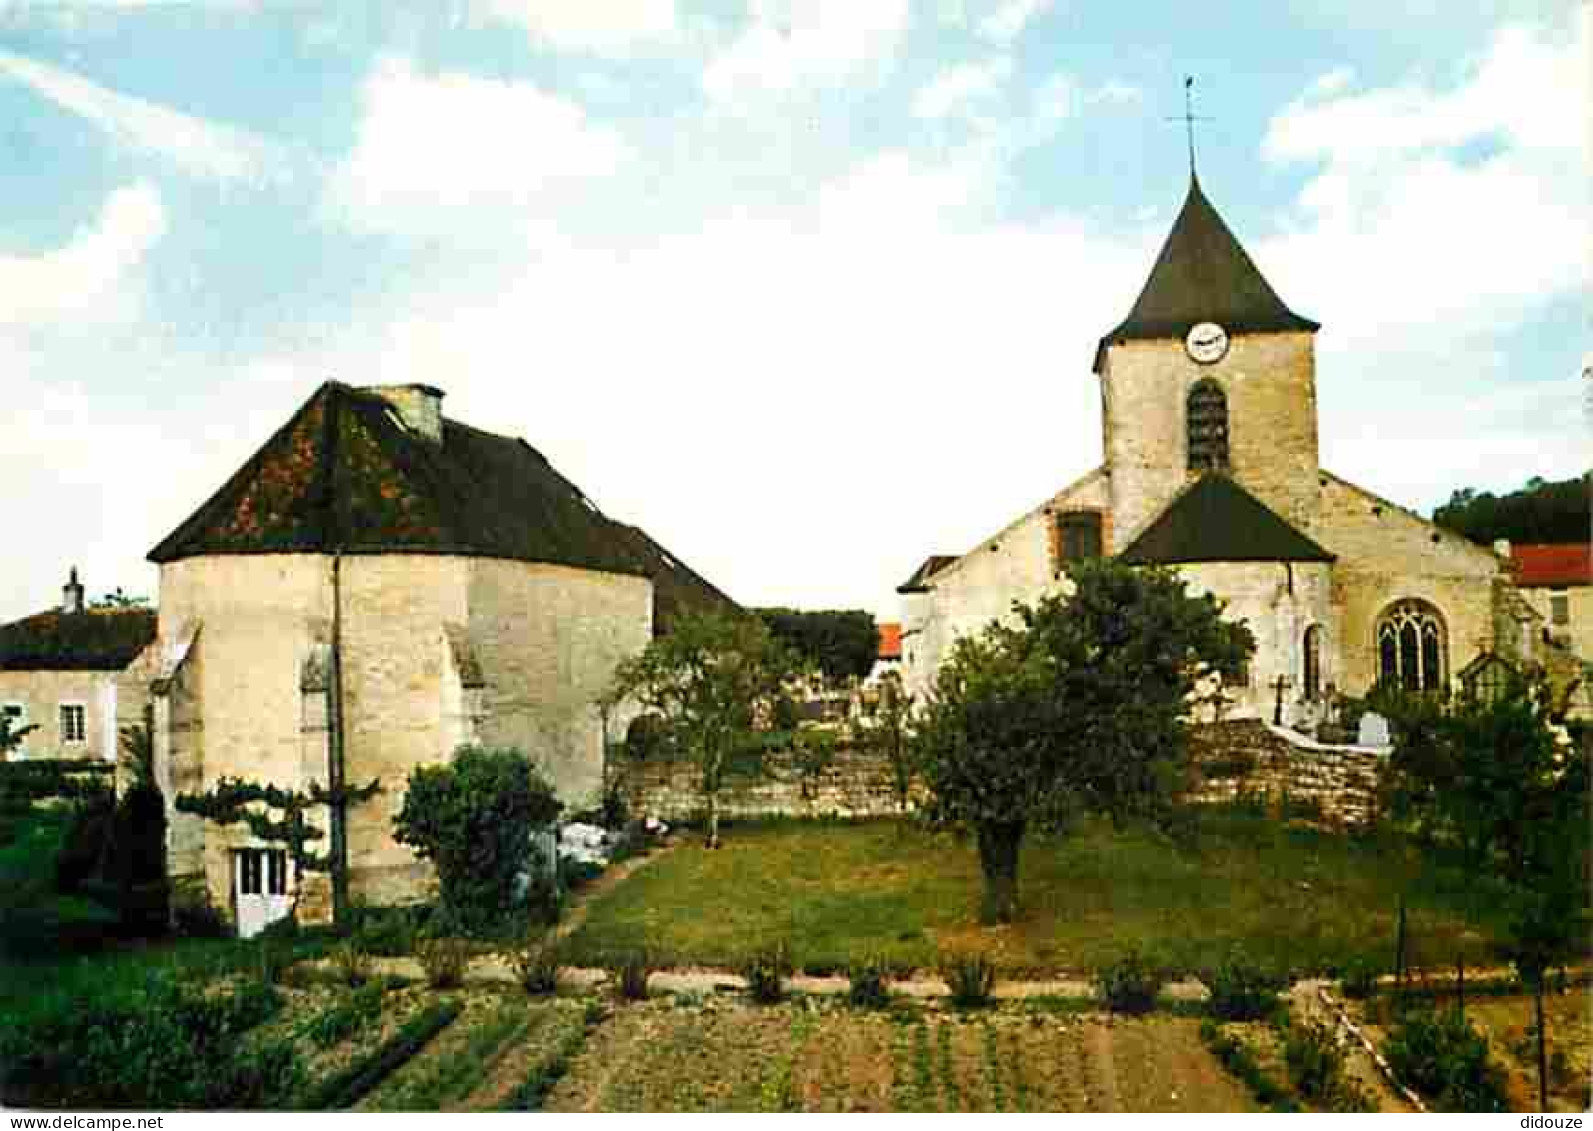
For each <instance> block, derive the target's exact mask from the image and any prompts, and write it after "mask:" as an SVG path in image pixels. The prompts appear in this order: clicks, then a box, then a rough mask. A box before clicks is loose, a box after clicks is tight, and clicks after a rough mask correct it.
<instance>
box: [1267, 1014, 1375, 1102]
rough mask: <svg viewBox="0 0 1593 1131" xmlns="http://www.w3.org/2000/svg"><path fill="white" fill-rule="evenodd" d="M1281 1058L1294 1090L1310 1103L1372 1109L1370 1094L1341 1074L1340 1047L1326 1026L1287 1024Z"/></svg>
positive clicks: (1342, 1061)
mask: <svg viewBox="0 0 1593 1131" xmlns="http://www.w3.org/2000/svg"><path fill="white" fill-rule="evenodd" d="M1283 1061H1284V1063H1285V1064H1286V1065H1288V1068H1289V1079H1290V1080H1291V1081H1293V1083H1294V1089H1295V1091H1297V1092H1299V1093H1300V1095H1301V1097H1303V1098H1304V1099H1306V1100H1308V1101H1310V1103H1311V1104H1312V1106H1314V1107H1317V1108H1322V1109H1325V1110H1328V1111H1336V1112H1363V1111H1373V1110H1375V1108H1374V1107H1373V1105H1372V1102H1371V1099H1370V1097H1368V1096H1367V1095H1366V1093H1365V1092H1364V1091H1362V1089H1361V1088H1360V1086H1359V1085H1358V1084H1356V1083H1355V1081H1354V1080H1351V1079H1350V1078H1349V1077H1347V1076H1345V1075H1344V1062H1345V1055H1344V1049H1343V1047H1342V1046H1341V1045H1340V1044H1339V1042H1338V1040H1337V1039H1336V1038H1335V1037H1334V1035H1333V1030H1331V1029H1329V1028H1328V1027H1327V1026H1326V1025H1320V1024H1305V1025H1299V1024H1294V1025H1290V1026H1289V1027H1288V1029H1287V1030H1286V1032H1285V1033H1284V1039H1283Z"/></svg>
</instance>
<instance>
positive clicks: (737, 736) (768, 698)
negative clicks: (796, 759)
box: [602, 613, 792, 848]
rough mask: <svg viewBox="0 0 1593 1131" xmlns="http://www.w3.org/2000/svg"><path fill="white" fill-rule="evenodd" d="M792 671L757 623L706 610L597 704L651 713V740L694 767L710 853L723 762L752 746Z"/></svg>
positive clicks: (625, 670) (659, 642) (619, 676)
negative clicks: (653, 717)
mask: <svg viewBox="0 0 1593 1131" xmlns="http://www.w3.org/2000/svg"><path fill="white" fill-rule="evenodd" d="M791 671H792V661H791V657H790V656H789V654H788V653H787V652H786V650H785V649H784V648H783V647H782V646H781V645H780V644H779V643H778V642H777V641H776V640H775V639H774V637H773V636H772V635H771V634H770V632H769V630H768V629H767V628H766V627H765V626H764V625H763V624H762V623H760V622H758V621H755V620H749V619H747V618H745V617H727V616H724V615H722V614H718V613H705V614H696V615H692V616H687V617H683V618H681V620H680V621H679V622H677V623H676V625H675V627H674V628H673V629H672V630H671V631H670V633H669V635H667V636H660V637H658V638H656V639H655V640H653V641H652V642H651V643H650V644H648V646H647V647H646V649H644V650H643V651H642V652H641V653H640V654H638V655H636V656H633V657H631V658H630V659H627V660H625V661H623V662H622V663H621V664H620V665H619V667H618V668H617V669H616V670H615V672H614V679H613V682H612V683H611V684H610V686H609V689H608V691H607V692H605V694H604V696H603V699H602V702H603V703H604V704H606V705H607V706H608V707H609V708H610V709H612V708H613V707H616V706H618V705H619V704H622V703H632V704H635V705H637V706H639V707H641V708H642V710H644V711H646V712H650V713H651V714H653V715H656V716H657V718H658V722H657V724H656V725H655V731H656V732H657V734H656V735H655V737H657V738H659V739H660V740H661V742H662V744H663V745H664V746H666V747H667V748H668V749H670V750H673V751H674V752H676V753H677V754H678V755H679V756H681V757H684V758H687V759H690V760H691V761H692V762H694V763H695V764H696V766H697V768H698V771H699V777H698V785H699V788H700V789H701V791H702V797H703V804H704V807H705V809H706V810H707V824H708V830H707V832H708V835H707V846H708V847H709V848H717V847H718V846H719V786H720V783H721V779H722V777H723V774H724V768H725V762H726V760H727V759H728V758H729V757H730V755H731V754H732V753H733V752H735V751H736V750H738V749H741V748H743V747H745V746H747V745H750V744H751V743H753V742H755V741H756V732H757V729H758V726H759V724H760V723H761V722H764V721H766V720H767V719H768V718H769V717H770V715H771V714H772V712H773V709H774V703H775V701H776V700H777V699H778V697H779V694H780V691H781V687H782V685H783V684H784V683H785V681H786V679H787V677H788V675H789V673H790V672H791Z"/></svg>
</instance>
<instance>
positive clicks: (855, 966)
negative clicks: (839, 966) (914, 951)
mask: <svg viewBox="0 0 1593 1131" xmlns="http://www.w3.org/2000/svg"><path fill="white" fill-rule="evenodd" d="M889 974H890V969H889V966H888V965H887V963H886V962H885V960H884V959H883V958H878V957H870V958H865V959H863V960H862V961H858V962H851V963H848V964H847V967H846V980H847V987H846V1000H847V1001H849V1002H850V1003H851V1004H852V1005H853V1007H854V1008H857V1009H884V1008H885V1007H886V1006H888V1005H889V1004H890V1003H891V991H890V987H889V986H888V985H886V983H885V979H886V978H887V977H888V976H889Z"/></svg>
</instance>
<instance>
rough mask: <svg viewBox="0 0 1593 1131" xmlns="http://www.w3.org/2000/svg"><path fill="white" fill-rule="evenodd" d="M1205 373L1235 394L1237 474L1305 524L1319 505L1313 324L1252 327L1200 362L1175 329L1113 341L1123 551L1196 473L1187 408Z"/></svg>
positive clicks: (1110, 357)
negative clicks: (1215, 358)
mask: <svg viewBox="0 0 1593 1131" xmlns="http://www.w3.org/2000/svg"><path fill="white" fill-rule="evenodd" d="M1203 378H1210V379H1212V380H1214V381H1216V382H1217V384H1218V385H1220V386H1221V387H1222V390H1223V394H1224V396H1225V397H1226V398H1227V402H1228V446H1229V458H1230V460H1231V463H1232V470H1233V475H1234V478H1235V479H1236V480H1238V482H1239V483H1240V484H1241V485H1243V486H1244V488H1245V489H1246V490H1248V491H1249V492H1250V493H1251V494H1253V495H1255V496H1256V497H1257V498H1258V499H1260V500H1261V501H1262V502H1264V503H1266V504H1267V506H1269V507H1271V508H1272V509H1273V510H1274V511H1276V512H1277V513H1278V514H1279V515H1281V516H1282V517H1283V518H1285V519H1287V520H1288V521H1289V522H1291V523H1293V524H1294V525H1295V526H1297V527H1299V528H1300V529H1301V530H1303V531H1305V532H1306V533H1310V532H1311V530H1312V524H1313V522H1314V520H1315V509H1316V497H1315V495H1316V470H1317V430H1316V381H1315V359H1314V346H1313V339H1312V337H1311V335H1310V334H1308V333H1301V332H1290V333H1274V334H1261V333H1244V334H1237V333H1236V334H1234V335H1232V337H1231V338H1230V343H1229V347H1228V353H1227V355H1226V356H1225V357H1224V358H1223V359H1222V360H1221V361H1219V362H1216V363H1215V364H1212V365H1200V364H1198V363H1196V362H1194V361H1192V360H1191V359H1190V358H1189V355H1188V354H1187V353H1185V352H1184V344H1183V342H1182V341H1179V340H1177V339H1172V338H1168V339H1159V340H1152V341H1126V342H1119V343H1114V344H1113V345H1112V346H1111V347H1110V348H1109V349H1108V351H1107V362H1106V365H1105V372H1104V373H1103V374H1102V377H1101V388H1102V396H1103V398H1104V401H1105V411H1104V412H1103V413H1102V429H1103V433H1104V436H1103V446H1104V450H1105V453H1106V465H1107V466H1108V467H1109V468H1111V493H1112V495H1111V506H1112V511H1113V516H1114V519H1115V523H1114V529H1113V535H1112V540H1111V542H1110V544H1109V547H1108V548H1109V550H1110V552H1112V553H1117V552H1118V551H1120V550H1122V549H1123V548H1124V547H1126V546H1127V545H1128V544H1129V543H1130V542H1132V541H1133V540H1134V539H1135V538H1136V537H1138V535H1139V534H1140V532H1141V531H1143V530H1144V529H1145V527H1146V526H1147V525H1148V524H1149V523H1150V522H1151V520H1152V519H1154V518H1155V517H1156V516H1157V515H1158V514H1160V513H1161V510H1162V508H1163V507H1164V506H1165V505H1166V504H1167V502H1168V500H1170V499H1171V498H1172V497H1173V495H1175V494H1176V493H1177V492H1178V491H1179V490H1181V489H1182V488H1183V486H1184V484H1185V483H1187V482H1188V481H1189V470H1188V458H1189V457H1188V445H1187V432H1186V425H1185V414H1186V407H1187V402H1188V396H1189V390H1190V388H1191V387H1192V386H1193V385H1194V384H1195V382H1196V381H1199V380H1201V379H1203Z"/></svg>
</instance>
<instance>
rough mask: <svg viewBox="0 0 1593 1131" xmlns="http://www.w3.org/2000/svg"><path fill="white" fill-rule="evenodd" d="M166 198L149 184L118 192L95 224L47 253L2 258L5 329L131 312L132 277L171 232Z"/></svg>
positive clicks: (0, 298) (0, 316)
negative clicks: (128, 306) (129, 289)
mask: <svg viewBox="0 0 1593 1131" xmlns="http://www.w3.org/2000/svg"><path fill="white" fill-rule="evenodd" d="M165 231H166V215H165V210H164V209H163V208H162V207H161V202H160V195H159V194H158V193H157V192H156V191H155V189H154V187H153V186H151V185H149V184H147V183H142V182H141V183H139V184H135V185H129V186H127V187H125V188H120V189H117V190H116V191H114V192H112V193H111V194H110V196H109V197H107V198H106V201H105V204H104V206H103V207H102V208H101V209H100V214H99V217H98V218H97V220H96V221H95V223H94V224H93V225H92V226H90V227H85V228H83V229H81V230H80V231H78V232H77V233H76V234H75V235H74V236H73V237H72V239H71V240H70V241H69V242H68V243H67V244H65V245H64V246H62V247H60V248H57V249H55V250H53V251H49V252H45V253H44V254H42V255H34V256H8V255H0V326H4V325H6V324H11V325H26V324H33V323H40V322H49V321H53V320H57V319H61V318H65V317H68V316H70V317H71V318H72V320H73V323H74V324H75V325H80V324H81V323H82V321H83V320H84V319H87V320H90V321H103V320H107V319H110V318H113V317H115V316H117V315H119V314H123V313H125V307H126V304H127V303H128V302H129V301H130V296H129V295H128V293H127V292H126V290H125V288H126V286H127V285H128V276H129V274H130V273H131V272H132V271H133V269H134V268H135V267H137V266H138V264H139V263H140V262H141V261H142V260H143V258H144V256H145V255H146V254H147V253H148V252H149V250H150V248H152V247H153V246H154V245H155V244H156V243H157V242H158V241H159V240H160V238H161V236H162V235H164V234H165Z"/></svg>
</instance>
